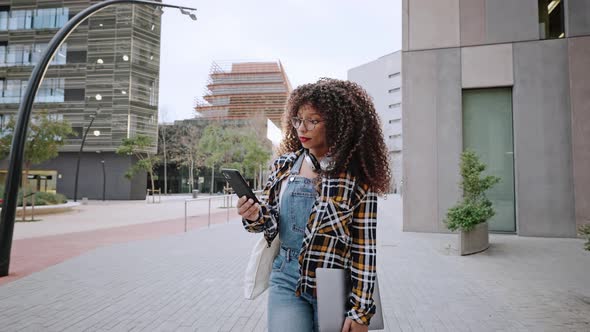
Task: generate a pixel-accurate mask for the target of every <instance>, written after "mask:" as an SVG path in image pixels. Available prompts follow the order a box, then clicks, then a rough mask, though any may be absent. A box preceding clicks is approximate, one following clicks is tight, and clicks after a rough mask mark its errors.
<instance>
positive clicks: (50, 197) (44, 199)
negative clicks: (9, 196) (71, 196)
mask: <svg viewBox="0 0 590 332" xmlns="http://www.w3.org/2000/svg"><path fill="white" fill-rule="evenodd" d="M26 194H27V195H28V194H30V191H29V190H27V192H26ZM0 197H1V198H4V186H0ZM33 197H35V205H36V206H40V205H55V204H64V203H66V202H67V201H68V200H67V198H66V196H64V195H62V194H52V193H47V192H36V193H35V195H33ZM16 204H17V206H22V205H23V192H22V190H19V191H18V200H17V203H16ZM27 206H31V199H30V198H29V199H27Z"/></svg>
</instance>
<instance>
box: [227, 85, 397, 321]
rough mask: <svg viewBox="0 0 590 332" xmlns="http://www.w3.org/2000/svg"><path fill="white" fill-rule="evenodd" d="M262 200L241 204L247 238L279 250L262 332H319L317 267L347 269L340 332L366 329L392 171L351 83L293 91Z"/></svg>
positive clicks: (368, 107) (367, 107)
mask: <svg viewBox="0 0 590 332" xmlns="http://www.w3.org/2000/svg"><path fill="white" fill-rule="evenodd" d="M283 132H284V133H285V137H284V139H283V141H282V144H281V147H280V149H279V153H280V154H281V156H280V157H279V158H277V159H276V160H275V161H274V163H273V167H272V172H271V175H270V177H269V179H268V183H267V184H266V187H265V192H264V195H265V196H267V197H268V198H267V200H266V201H265V202H263V203H262V204H255V203H254V202H253V201H252V200H247V199H246V197H242V198H240V199H239V201H238V204H237V207H238V213H239V214H240V215H241V216H242V217H243V220H242V222H243V224H244V227H245V228H246V230H248V231H249V232H264V236H265V238H266V240H267V241H268V243H269V245H270V243H271V242H272V241H273V239H274V238H275V237H276V236H277V235H279V240H280V245H281V249H280V252H279V255H278V256H277V257H276V259H275V261H274V263H273V271H272V273H271V276H270V282H269V298H268V329H269V331H273V332H274V331H287V330H289V331H291V329H292V331H312V330H315V331H317V325H318V321H317V302H316V298H315V297H316V296H315V287H316V283H315V282H316V280H315V270H316V268H319V267H325V268H341V269H348V270H349V271H350V275H351V282H352V292H351V295H350V297H349V306H350V310H349V311H348V312H346V320H345V323H344V327H343V331H347V332H348V331H355V332H356V331H367V330H368V324H369V322H370V319H371V317H372V315H373V314H374V313H375V305H374V303H373V298H372V297H373V289H374V281H375V277H376V275H377V273H376V265H375V264H376V229H377V194H384V193H386V192H387V190H388V188H389V183H390V170H389V166H388V160H387V148H386V146H385V143H384V142H383V134H382V132H381V125H380V123H379V119H378V116H377V113H376V112H375V107H374V106H373V103H372V101H371V98H370V97H369V96H368V95H367V93H366V92H365V91H364V90H363V89H362V88H361V87H360V86H359V85H357V84H355V83H352V82H349V81H341V80H336V79H325V78H324V79H320V80H319V81H318V82H316V83H312V84H305V85H302V86H300V87H298V88H297V89H295V90H294V91H293V93H292V94H291V96H290V98H289V102H288V105H287V109H286V111H285V115H284V119H283Z"/></svg>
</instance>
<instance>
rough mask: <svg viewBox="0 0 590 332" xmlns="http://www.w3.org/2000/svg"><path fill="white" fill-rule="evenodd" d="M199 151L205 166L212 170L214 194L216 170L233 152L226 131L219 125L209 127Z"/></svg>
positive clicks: (201, 141)
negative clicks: (230, 152) (229, 153)
mask: <svg viewBox="0 0 590 332" xmlns="http://www.w3.org/2000/svg"><path fill="white" fill-rule="evenodd" d="M199 150H200V153H201V156H202V157H203V161H204V164H205V166H207V167H209V168H211V189H210V192H211V193H213V189H214V188H213V187H214V183H215V182H214V180H215V168H216V167H219V166H221V164H222V162H223V161H224V160H225V159H226V156H227V154H228V152H229V151H230V150H231V142H230V141H228V140H227V133H226V131H225V129H223V128H222V127H221V126H219V125H217V124H210V125H209V126H207V127H206V128H205V131H204V132H203V136H202V137H201V139H200V141H199Z"/></svg>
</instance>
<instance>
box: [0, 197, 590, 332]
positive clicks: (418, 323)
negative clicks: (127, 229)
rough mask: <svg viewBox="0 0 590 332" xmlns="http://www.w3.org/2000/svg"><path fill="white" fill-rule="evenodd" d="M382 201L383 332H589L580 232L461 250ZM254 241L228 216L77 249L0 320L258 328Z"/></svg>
mask: <svg viewBox="0 0 590 332" xmlns="http://www.w3.org/2000/svg"><path fill="white" fill-rule="evenodd" d="M380 203H381V204H380V211H379V216H380V223H379V227H380V228H379V232H378V241H379V244H380V246H379V247H378V252H379V256H378V274H379V280H380V286H381V291H382V300H383V305H384V310H383V312H384V314H385V319H386V329H385V331H453V332H455V331H459V332H461V331H484V332H486V331H552V330H555V331H590V305H588V304H587V299H589V298H590V289H589V287H587V277H588V275H590V255H588V254H587V253H586V252H584V251H583V250H582V249H581V246H580V244H581V241H578V240H577V239H545V238H525V237H518V236H507V235H492V236H491V240H492V246H491V248H490V249H489V250H488V251H486V252H484V253H482V254H478V255H473V256H468V257H460V256H456V253H455V251H454V249H455V248H456V246H457V244H456V240H457V235H456V234H427V233H403V232H401V231H400V229H401V220H400V215H401V204H400V202H399V200H396V199H395V198H394V199H392V198H389V199H388V200H387V201H386V204H384V201H381V202H380ZM256 240H257V235H252V234H248V233H246V232H245V231H244V230H243V229H242V227H241V223H240V222H239V221H238V220H233V221H232V222H231V223H230V224H225V225H216V226H215V227H211V229H203V230H197V231H192V232H189V233H186V234H180V235H173V236H166V237H162V238H160V239H153V240H146V241H135V242H130V243H121V244H116V245H112V246H108V247H103V248H99V249H96V250H94V251H91V252H87V253H85V254H83V255H81V256H79V257H76V258H73V259H70V260H68V261H66V262H63V263H61V264H58V265H55V266H52V267H50V268H48V269H46V270H43V271H40V272H38V273H34V274H32V275H30V276H28V277H25V278H22V279H19V280H16V281H13V282H11V283H9V284H5V285H3V286H0V326H2V327H3V328H8V329H9V331H13V330H14V331H16V330H22V331H85V330H86V331H111V332H112V331H207V332H211V331H265V330H266V315H267V313H266V309H267V308H266V299H267V295H266V294H263V295H262V296H260V297H259V298H258V299H256V300H254V301H248V300H245V299H243V297H242V278H243V273H244V268H245V266H246V260H247V258H248V254H249V252H250V248H251V247H252V245H253V244H254V243H255V241H256ZM449 244H450V246H451V247H450V248H451V249H447V248H449ZM585 299H586V300H585Z"/></svg>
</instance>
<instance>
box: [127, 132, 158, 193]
mask: <svg viewBox="0 0 590 332" xmlns="http://www.w3.org/2000/svg"><path fill="white" fill-rule="evenodd" d="M152 144H153V140H152V139H151V138H150V137H148V136H145V135H137V136H135V137H132V138H124V139H123V142H122V143H121V146H119V148H117V154H121V155H128V156H135V157H136V158H137V162H136V163H135V164H133V166H131V167H130V168H129V169H128V170H127V172H125V177H126V178H128V179H131V178H132V177H133V176H134V175H135V174H137V173H138V172H140V171H146V172H148V174H149V175H150V180H151V185H152V194H153V193H154V191H155V189H156V187H155V185H154V168H155V167H156V165H157V163H158V161H159V159H160V158H159V157H158V156H157V155H156V154H154V153H151V152H149V150H150V149H151V147H152Z"/></svg>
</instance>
